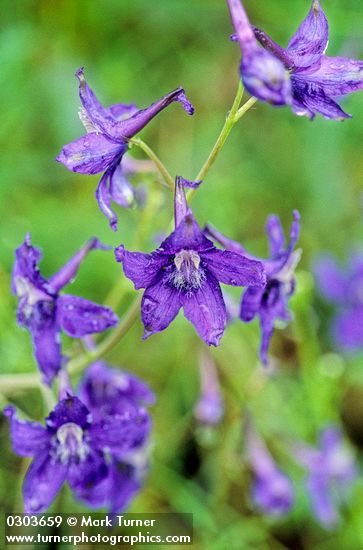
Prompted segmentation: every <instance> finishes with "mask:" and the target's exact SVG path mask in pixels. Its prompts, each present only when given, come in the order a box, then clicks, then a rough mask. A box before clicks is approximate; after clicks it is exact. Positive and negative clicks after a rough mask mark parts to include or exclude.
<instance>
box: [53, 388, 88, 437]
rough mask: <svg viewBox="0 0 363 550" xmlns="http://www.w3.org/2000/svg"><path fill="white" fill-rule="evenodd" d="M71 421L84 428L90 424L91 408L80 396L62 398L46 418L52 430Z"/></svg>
mask: <svg viewBox="0 0 363 550" xmlns="http://www.w3.org/2000/svg"><path fill="white" fill-rule="evenodd" d="M69 422H73V423H74V424H77V425H78V426H80V427H81V428H82V429H84V428H87V427H88V426H89V423H90V413H89V410H88V409H87V407H86V406H85V405H84V404H83V403H82V401H80V399H78V397H74V396H69V397H67V398H66V399H62V400H61V401H59V403H58V404H57V406H56V407H55V408H54V410H53V411H52V412H51V413H50V414H49V416H48V417H47V418H46V425H47V427H48V428H49V429H50V430H51V431H52V432H55V431H57V429H58V428H59V427H60V426H62V425H63V424H67V423H69Z"/></svg>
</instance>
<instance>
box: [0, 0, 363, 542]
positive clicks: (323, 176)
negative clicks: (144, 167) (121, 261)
mask: <svg viewBox="0 0 363 550" xmlns="http://www.w3.org/2000/svg"><path fill="white" fill-rule="evenodd" d="M323 4H324V8H325V10H326V13H327V16H328V18H329V22H330V27H331V40H330V44H329V54H330V55H339V54H340V55H344V54H345V55H349V56H351V57H360V58H362V57H363V45H362V25H363V6H362V3H361V1H360V0H347V1H346V2H333V1H332V0H326V1H325V2H323ZM245 5H246V9H247V10H248V12H249V14H250V18H251V20H252V21H253V22H254V23H255V24H256V25H258V26H261V27H263V28H264V29H265V30H266V31H267V32H269V33H270V34H271V35H272V36H273V37H274V38H276V39H277V41H278V42H279V43H282V44H285V43H286V41H287V39H288V38H289V37H290V35H291V33H292V32H293V31H294V30H295V29H296V27H297V25H298V24H299V22H300V21H301V19H302V18H303V17H304V16H305V14H306V12H307V10H308V8H309V0H306V1H305V0H280V1H279V2H277V1H275V0H265V1H264V2H253V1H252V0H249V1H247V0H246V2H245ZM1 26H2V31H1V35H0V66H1V80H2V85H1V87H0V105H1V111H2V116H1V124H0V148H1V164H0V178H1V185H0V220H1V222H0V223H1V232H0V251H1V255H0V270H1V271H0V293H1V306H0V312H1V316H0V346H1V372H2V373H16V372H25V371H34V370H35V368H36V367H35V363H34V360H33V357H32V352H31V346H30V341H29V336H28V334H26V333H25V332H24V331H22V330H21V329H20V328H18V327H17V326H16V322H15V301H14V299H13V298H12V297H11V296H10V294H9V282H10V272H11V266H12V262H13V250H14V248H15V247H16V246H18V245H19V244H20V242H21V241H22V240H23V238H24V235H25V233H26V232H27V231H30V232H31V234H32V239H33V242H34V243H35V244H36V245H38V246H41V247H42V249H43V251H44V261H43V263H42V269H43V271H44V273H45V274H46V275H48V274H51V273H52V272H54V271H55V270H56V269H57V268H58V267H59V266H61V265H62V264H63V263H64V262H65V260H66V259H67V258H68V257H69V256H70V255H71V254H72V253H73V252H74V251H75V250H76V249H77V248H78V247H79V246H80V245H81V244H83V242H84V241H85V240H86V239H87V238H88V237H89V236H91V235H94V234H95V235H97V236H98V237H99V238H100V239H101V240H103V241H104V242H106V243H108V244H110V245H118V244H119V243H120V242H121V241H122V242H123V243H125V244H126V245H127V246H128V247H132V246H133V243H134V242H135V240H138V241H139V245H140V244H141V245H142V247H143V248H144V249H145V250H150V249H152V248H154V243H153V239H154V237H155V235H156V234H158V233H160V232H161V231H165V229H166V227H167V224H168V222H169V219H170V216H171V212H172V200H171V196H170V195H169V194H168V191H167V190H165V191H164V190H163V189H161V187H160V186H158V185H157V183H156V182H155V177H151V178H150V177H149V178H148V181H147V183H146V185H147V187H148V192H149V196H150V195H151V197H152V198H151V202H152V206H151V207H150V208H151V209H152V208H153V209H154V210H155V215H154V216H153V219H151V218H152V217H151V216H150V210H149V209H146V210H144V211H141V212H140V211H139V210H131V211H120V212H119V218H120V223H119V232H118V233H117V234H112V232H111V231H110V230H109V227H108V224H107V221H106V219H105V218H104V217H103V216H102V214H101V213H100V212H99V210H98V207H97V203H96V201H95V199H94V191H95V188H96V184H97V181H98V179H97V176H81V175H78V174H73V173H70V172H68V171H67V170H66V169H65V167H64V166H62V165H60V164H57V163H56V162H54V157H55V156H56V155H57V154H58V153H59V151H60V148H61V147H62V145H63V144H64V143H67V142H69V141H70V140H72V139H75V138H77V137H78V136H80V135H81V134H82V133H83V129H82V126H81V123H80V121H79V119H78V116H77V110H78V104H79V100H78V91H77V82H76V79H75V78H74V76H73V74H74V72H75V70H76V69H77V68H78V67H79V66H84V67H85V71H86V76H87V78H88V80H89V83H90V85H91V86H92V87H93V88H94V89H95V91H96V92H97V93H98V95H99V97H100V98H101V99H103V100H104V102H105V103H106V104H110V103H114V102H118V101H122V102H136V103H137V105H138V106H140V107H142V106H146V105H148V104H149V103H150V102H151V101H153V100H155V99H156V98H158V97H159V96H161V95H162V94H163V93H165V92H167V91H169V90H171V89H173V88H175V87H177V86H178V85H180V84H181V85H183V86H184V87H185V89H186V91H187V93H188V96H189V97H190V99H191V100H192V102H193V103H194V105H195V107H196V114H195V116H194V117H193V118H189V117H186V116H184V113H183V112H182V110H181V109H179V108H178V107H177V106H172V107H171V108H169V109H168V110H167V111H165V112H163V113H162V114H161V115H160V116H159V117H158V118H157V119H155V120H154V121H153V122H152V123H151V124H150V125H149V126H148V127H147V129H146V130H145V131H144V132H143V134H142V136H143V138H144V139H145V141H147V143H149V144H150V145H151V146H152V147H153V149H154V150H155V151H156V152H157V154H158V155H159V156H160V157H161V158H162V159H163V161H164V162H165V163H166V165H167V166H168V167H169V169H170V171H171V173H172V174H182V175H183V176H184V177H187V178H193V177H195V175H196V173H197V171H198V169H199V168H200V166H201V165H202V163H203V162H204V160H205V158H206V156H207V154H208V153H209V151H210V149H211V147H212V145H213V143H214V140H215V138H216V136H217V135H218V132H219V130H220V128H221V126H222V124H223V121H224V117H225V115H226V112H227V111H228V109H229V107H230V105H231V102H232V100H233V97H234V93H235V90H236V86H237V82H238V63H239V50H238V47H237V46H236V45H235V44H233V43H231V42H230V41H229V39H228V38H229V34H230V33H231V24H230V19H229V15H228V12H227V8H226V5H225V2H224V1H221V0H199V1H198V2H197V1H196V0H159V1H158V2H150V0H122V1H120V0H102V1H101V0H93V1H89V0H77V1H76V2H75V1H72V0H58V1H57V2H46V1H44V0H34V1H33V0H5V1H4V2H3V3H2V16H1ZM343 108H344V109H345V110H347V111H348V112H350V113H352V114H353V119H352V120H350V121H346V122H344V123H335V122H332V121H326V120H324V119H322V118H317V119H316V120H315V121H314V122H310V121H308V120H307V119H300V118H298V117H296V116H294V115H293V114H292V113H291V112H290V110H289V109H275V108H272V107H270V106H268V105H262V104H261V105H260V104H257V105H256V107H255V108H254V109H253V110H252V111H251V112H249V113H248V114H247V115H246V117H245V118H243V119H242V120H241V121H240V122H239V123H238V125H237V126H236V128H235V129H234V130H233V131H232V134H231V136H230V138H229V140H228V142H227V144H226V146H225V149H224V151H223V153H222V154H221V156H220V158H218V160H217V162H216V164H215V166H214V167H213V169H212V170H211V172H210V175H209V176H208V178H207V179H206V181H205V182H204V184H203V185H202V187H201V188H200V189H199V191H198V194H197V196H196V199H195V202H194V203H193V209H194V210H195V214H196V216H197V218H198V219H199V221H200V222H201V224H203V223H204V222H206V221H209V222H211V223H212V224H213V225H215V226H217V227H218V228H219V229H220V230H221V231H223V232H225V233H227V234H229V235H230V236H231V237H232V238H234V239H236V240H239V241H241V242H243V243H244V245H245V246H246V248H248V250H249V251H251V252H252V253H254V254H256V255H263V254H265V253H266V252H267V251H266V238H265V234H264V224H265V220H266V217H267V215H268V214H269V213H271V212H274V213H276V214H279V215H280V217H281V219H282V221H283V223H284V226H285V227H286V228H288V227H289V225H290V221H291V212H292V210H293V209H294V208H298V209H299V211H300V213H301V217H302V236H301V240H300V245H301V246H302V248H303V250H304V254H303V258H302V261H301V264H300V267H299V270H298V286H297V293H296V295H295V297H294V299H293V301H292V306H293V311H294V315H295V322H294V323H293V324H292V325H291V326H290V327H288V328H287V329H286V330H284V331H278V332H277V334H275V336H274V339H273V346H272V353H273V355H274V356H276V358H277V372H276V373H274V374H273V375H272V376H266V374H265V373H264V372H262V369H261V367H260V366H259V365H258V364H257V348H258V344H259V332H258V326H257V324H256V323H252V324H251V325H242V324H241V323H239V322H236V323H235V324H233V325H232V326H230V327H229V328H228V330H227V331H226V334H225V336H224V339H223V340H222V345H221V346H220V348H219V349H216V350H213V351H212V353H213V356H214V357H215V360H216V362H217V364H218V368H219V373H220V377H221V382H222V388H223V390H222V391H223V396H224V399H225V418H224V421H223V422H222V424H221V425H220V426H219V427H218V428H216V429H209V430H205V429H202V428H201V427H198V426H196V423H195V421H194V420H193V414H192V412H193V407H194V404H195V402H196V400H197V398H198V384H199V378H198V369H197V360H198V352H199V349H200V346H201V345H202V344H201V342H200V341H199V340H198V339H197V337H196V335H195V333H194V330H193V328H192V327H191V326H190V325H189V324H187V322H186V321H185V319H184V318H183V317H182V316H179V317H178V319H177V320H176V321H175V322H174V323H173V324H172V325H171V326H170V328H169V329H168V330H167V331H165V332H164V333H162V334H159V335H155V336H153V337H152V338H150V339H149V340H147V341H146V342H143V343H141V342H140V337H141V334H142V328H141V324H140V322H137V323H135V325H134V327H133V328H132V330H131V331H130V332H129V334H128V335H127V337H126V338H125V339H124V340H123V341H122V343H121V344H120V345H119V346H118V347H117V348H116V349H115V350H114V351H113V352H112V353H111V354H110V356H109V357H108V360H109V361H110V362H112V363H114V364H116V365H120V366H122V367H124V368H126V369H127V370H129V371H131V372H133V373H136V374H137V375H139V376H141V377H142V378H144V379H145V381H147V382H148V383H149V384H150V385H151V386H152V388H153V390H154V391H155V393H156V394H157V396H158V403H157V405H156V406H155V407H154V409H153V416H154V424H155V426H154V449H153V459H152V466H151V473H150V475H149V477H148V478H147V482H146V485H145V488H144V490H143V491H142V492H141V494H140V495H139V497H138V498H137V499H136V501H135V502H134V504H133V506H132V509H131V511H134V512H145V511H161V512H168V511H177V512H192V513H193V514H194V525H195V538H196V543H195V547H196V548H200V549H204V548H208V549H209V548H211V549H221V550H222V549H225V548H227V547H228V548H231V549H232V548H233V549H234V548H235V549H238V550H239V549H243V550H249V549H251V550H252V549H257V548H258V549H260V548H261V549H262V548H263V549H264V548H273V549H276V550H277V549H278V550H280V549H284V548H291V549H294V550H297V549H299V548H304V549H317V548H319V550H328V549H329V550H345V549H346V550H351V549H352V548H360V547H363V518H362V514H361V510H362V507H363V484H362V482H361V481H358V483H357V484H356V485H355V488H354V491H353V493H352V495H351V498H350V500H349V502H348V504H347V505H346V507H345V508H344V510H343V514H342V521H341V523H340V525H339V527H338V528H337V529H336V530H335V531H333V532H327V531H324V530H323V529H322V528H321V527H319V526H318V524H317V523H316V522H315V520H314V519H313V517H312V515H311V512H310V511H309V506H308V500H307V496H306V493H305V490H304V487H303V479H304V473H303V471H302V470H301V469H300V468H299V467H298V466H297V465H296V464H295V462H294V461H293V459H292V458H291V455H290V451H289V448H290V445H291V444H292V443H294V442H295V441H296V440H300V439H303V440H305V441H308V442H310V443H314V442H315V440H316V437H317V433H318V430H319V429H320V428H322V427H324V426H325V425H326V424H328V423H331V422H334V423H338V424H339V423H340V422H341V421H342V420H343V423H344V427H345V429H346V432H347V433H348V434H349V435H350V437H351V439H352V443H353V445H354V444H355V445H356V452H357V455H358V457H359V454H360V452H361V451H360V448H361V447H362V446H363V361H362V359H363V356H362V355H360V356H358V357H357V356H356V357H354V358H346V357H342V356H340V355H339V354H338V353H337V352H336V350H335V348H334V342H332V341H331V340H330V338H329V333H328V319H329V315H330V313H331V312H330V311H329V308H328V307H327V306H326V304H323V303H322V302H321V301H320V300H319V298H318V297H317V294H316V290H315V288H314V281H313V277H312V275H311V266H312V262H313V260H314V258H315V257H316V255H318V254H319V252H320V251H321V250H330V251H332V252H333V253H334V254H335V255H337V256H338V257H341V258H344V257H345V255H346V251H347V249H348V248H350V247H351V246H352V245H356V246H360V244H361V242H362V243H363V224H362V217H363V216H362V205H361V194H360V193H361V187H362V183H363V155H362V154H361V153H362V141H363V123H362V119H363V95H362V93H360V94H359V93H357V94H354V95H352V96H350V97H349V98H347V99H346V100H345V101H344V104H343ZM132 154H135V156H137V157H139V158H140V157H141V155H140V153H139V152H138V151H134V150H133V151H132ZM140 223H141V224H142V225H141V226H140V225H139V224H140ZM121 277H122V275H121V269H120V266H119V265H117V264H116V263H115V261H114V259H113V255H112V253H111V252H110V253H107V254H105V253H103V252H94V253H93V254H92V255H90V257H89V258H88V259H87V261H86V262H85V263H84V265H83V266H82V268H81V270H80V273H79V276H78V277H77V280H76V281H75V282H74V284H73V286H72V293H73V294H79V295H81V296H84V297H86V298H89V299H93V300H96V301H99V302H102V301H104V300H107V301H108V303H111V302H112V301H113V300H114V298H115V292H113V293H112V294H111V295H110V292H111V289H112V288H113V287H114V285H115V283H116V281H117V279H120V278H121ZM123 289H124V297H123V299H122V301H121V305H120V307H119V310H118V313H119V314H120V315H121V316H122V313H123V312H124V311H125V310H126V307H127V304H128V303H129V302H130V300H131V297H132V295H133V291H132V288H131V285H130V284H129V283H124V284H123ZM235 296H236V297H238V292H237V293H235ZM0 395H1V388H0ZM12 400H13V401H14V402H15V403H16V404H17V405H19V406H20V407H21V409H22V410H24V411H25V412H26V413H28V414H29V416H30V417H32V418H37V419H41V418H42V416H43V415H44V412H45V411H44V410H42V405H41V402H40V400H39V395H38V394H37V393H36V392H35V391H34V392H23V393H21V394H20V393H18V394H16V395H15V396H14V398H13V399H12ZM1 401H2V398H1ZM4 403H5V399H4ZM246 406H248V408H249V410H250V412H251V413H252V415H253V417H254V418H255V422H256V425H257V427H258V429H259V431H260V432H261V434H262V436H263V437H264V438H265V439H266V441H267V442H268V444H269V446H270V449H271V450H272V452H273V453H274V455H275V457H276V459H277V460H278V462H279V464H280V466H281V467H282V468H284V469H285V470H286V471H287V472H288V473H289V475H290V476H292V478H293V480H294V484H295V487H296V490H297V495H298V499H297V504H296V506H295V508H294V511H293V512H292V514H291V515H290V516H289V517H288V518H287V519H282V520H279V521H273V520H271V519H266V518H265V517H263V516H261V515H260V514H258V513H257V512H256V511H255V510H254V509H253V506H252V504H251V502H250V499H249V483H250V474H249V473H248V471H247V470H246V468H247V466H246V464H245V463H244V461H243V458H242V449H243V437H242V428H241V418H242V416H241V413H242V409H243V408H244V407H246ZM1 429H2V431H1V449H2V450H1V458H0V468H1V470H0V474H1V476H0V491H1V505H2V507H3V508H4V509H5V510H6V511H7V512H11V511H14V510H15V511H20V510H21V492H20V491H21V481H22V478H23V475H24V471H25V469H26V461H21V460H20V459H18V458H16V457H15V456H14V455H13V453H12V451H11V450H10V445H9V443H8V438H7V426H6V425H5V422H3V424H2V427H1ZM82 509H83V508H82V507H81V506H80V505H79V504H77V503H75V502H74V501H73V500H72V497H71V496H70V493H69V492H68V491H67V490H65V491H64V493H63V494H62V497H61V498H59V499H58V500H57V501H56V503H55V504H54V510H58V511H63V512H70V511H79V510H82Z"/></svg>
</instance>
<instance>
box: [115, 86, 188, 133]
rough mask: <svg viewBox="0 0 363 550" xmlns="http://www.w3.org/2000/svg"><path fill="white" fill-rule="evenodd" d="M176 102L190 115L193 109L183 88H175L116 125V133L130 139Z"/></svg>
mask: <svg viewBox="0 0 363 550" xmlns="http://www.w3.org/2000/svg"><path fill="white" fill-rule="evenodd" d="M174 101H177V102H179V103H181V105H182V106H183V108H184V110H185V111H186V112H187V113H188V114H189V115H192V114H193V113H194V107H193V105H192V104H191V103H190V101H189V100H188V98H187V97H186V95H185V92H184V89H183V88H181V87H180V88H177V89H176V90H173V91H172V92H169V93H168V94H166V95H165V96H163V97H162V98H160V99H159V100H158V101H155V103H153V104H152V105H150V107H147V108H146V109H142V110H140V111H137V112H136V113H135V114H134V115H132V116H131V117H130V118H128V119H126V120H122V121H120V122H119V123H118V126H117V132H119V137H121V138H126V139H128V138H132V137H133V136H135V135H136V134H137V133H138V132H140V130H142V129H143V128H144V127H145V126H146V125H147V124H148V123H149V122H150V121H151V120H152V119H153V118H154V117H155V116H156V115H157V114H158V113H160V111H162V110H163V109H165V108H166V107H168V105H170V104H171V103H173V102H174Z"/></svg>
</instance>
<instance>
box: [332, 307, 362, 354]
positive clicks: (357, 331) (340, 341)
mask: <svg viewBox="0 0 363 550" xmlns="http://www.w3.org/2000/svg"><path fill="white" fill-rule="evenodd" d="M332 332H333V339H334V342H335V343H336V344H337V345H338V346H339V347H340V348H342V349H345V350H347V351H349V350H350V351H358V350H359V349H361V348H362V347H363V306H356V307H354V308H352V309H350V310H347V311H343V312H341V313H339V314H338V315H337V316H336V318H335V320H334V323H333V329H332Z"/></svg>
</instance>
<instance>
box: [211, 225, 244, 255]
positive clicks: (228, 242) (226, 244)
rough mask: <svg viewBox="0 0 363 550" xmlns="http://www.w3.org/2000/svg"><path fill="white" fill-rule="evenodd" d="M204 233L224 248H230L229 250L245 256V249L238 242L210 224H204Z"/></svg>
mask: <svg viewBox="0 0 363 550" xmlns="http://www.w3.org/2000/svg"><path fill="white" fill-rule="evenodd" d="M204 234H205V235H206V236H207V237H209V238H211V239H213V240H214V241H216V242H217V243H219V244H220V245H221V246H223V248H225V249H226V250H230V251H231V252H236V253H237V254H242V255H243V256H246V251H245V249H244V248H243V246H242V245H241V244H240V243H238V242H237V241H233V240H232V239H229V238H228V237H226V236H225V235H223V233H221V232H220V231H218V230H217V229H216V228H215V227H213V226H212V225H210V224H207V225H206V226H205V229H204Z"/></svg>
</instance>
